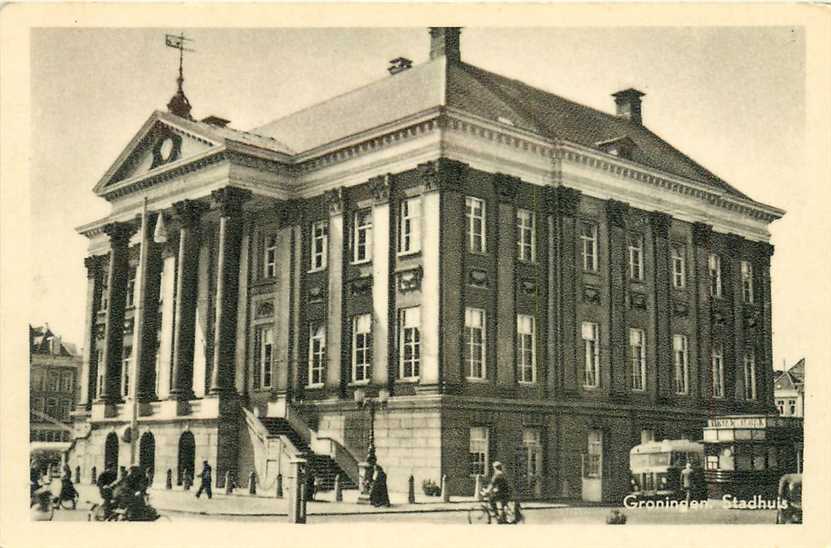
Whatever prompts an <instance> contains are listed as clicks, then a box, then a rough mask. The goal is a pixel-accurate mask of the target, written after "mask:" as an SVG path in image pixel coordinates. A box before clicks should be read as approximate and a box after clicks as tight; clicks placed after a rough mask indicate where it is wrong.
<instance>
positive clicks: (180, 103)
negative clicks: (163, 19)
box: [164, 33, 195, 118]
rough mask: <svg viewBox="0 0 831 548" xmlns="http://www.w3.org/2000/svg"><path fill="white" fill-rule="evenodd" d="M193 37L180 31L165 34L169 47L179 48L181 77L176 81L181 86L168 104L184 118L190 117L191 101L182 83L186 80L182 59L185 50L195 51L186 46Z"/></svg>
mask: <svg viewBox="0 0 831 548" xmlns="http://www.w3.org/2000/svg"><path fill="white" fill-rule="evenodd" d="M192 41H193V40H192V39H191V38H187V37H185V34H184V33H180V34H179V35H178V36H177V35H175V34H165V35H164V43H165V45H166V46H167V47H170V48H176V49H178V50H179V77H178V78H177V79H176V83H177V84H178V86H179V89H178V91H177V92H176V95H174V96H173V98H172V99H171V100H170V102H169V103H168V104H167V108H168V109H169V110H170V112H172V113H173V114H176V115H177V116H181V117H183V118H190V101H188V98H187V97H185V92H184V90H183V89H182V83H183V82H184V81H185V78H184V76H183V75H182V60H183V56H184V52H186V51H191V52H192V51H195V50H193V49H191V48H186V47H185V42H192Z"/></svg>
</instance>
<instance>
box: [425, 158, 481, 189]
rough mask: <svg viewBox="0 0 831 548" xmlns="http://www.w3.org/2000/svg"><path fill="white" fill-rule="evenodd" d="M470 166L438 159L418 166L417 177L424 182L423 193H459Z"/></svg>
mask: <svg viewBox="0 0 831 548" xmlns="http://www.w3.org/2000/svg"><path fill="white" fill-rule="evenodd" d="M469 167H470V166H468V165H467V164H465V163H463V162H458V161H456V160H449V159H447V158H439V159H438V160H433V161H431V162H424V163H423V164H418V167H417V168H416V169H417V170H418V174H419V177H420V178H421V180H422V181H423V182H424V191H425V192H431V191H434V190H441V191H445V190H455V191H458V192H461V191H462V190H463V189H464V182H465V180H466V179H467V171H468V169H469Z"/></svg>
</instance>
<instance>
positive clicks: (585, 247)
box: [577, 220, 599, 272]
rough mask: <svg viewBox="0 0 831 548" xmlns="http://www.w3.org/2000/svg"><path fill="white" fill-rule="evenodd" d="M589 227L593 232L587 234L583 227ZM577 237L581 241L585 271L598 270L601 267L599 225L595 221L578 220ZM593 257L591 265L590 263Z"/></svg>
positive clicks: (581, 254)
mask: <svg viewBox="0 0 831 548" xmlns="http://www.w3.org/2000/svg"><path fill="white" fill-rule="evenodd" d="M585 228H589V229H590V232H591V234H590V235H588V236H587V235H586V234H584V233H583V229H585ZM577 238H578V241H579V242H580V257H581V264H582V266H583V272H597V271H598V269H599V265H598V262H599V256H598V227H597V223H596V222H594V221H584V220H581V221H578V231H577ZM589 259H591V265H589V264H588V262H589Z"/></svg>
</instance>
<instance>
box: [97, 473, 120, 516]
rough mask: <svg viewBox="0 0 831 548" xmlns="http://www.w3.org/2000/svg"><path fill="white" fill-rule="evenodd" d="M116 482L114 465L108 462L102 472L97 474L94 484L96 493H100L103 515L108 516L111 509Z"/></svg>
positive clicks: (116, 476)
mask: <svg viewBox="0 0 831 548" xmlns="http://www.w3.org/2000/svg"><path fill="white" fill-rule="evenodd" d="M117 482H118V475H117V474H116V472H115V466H114V465H112V464H108V465H107V466H106V468H105V469H104V471H103V472H101V473H100V474H99V475H98V480H97V481H96V484H97V485H98V493H99V494H100V495H101V500H102V501H103V503H102V505H101V506H102V507H103V510H104V515H105V516H109V515H110V512H111V510H112V501H113V487H114V485H115V484H116V483H117Z"/></svg>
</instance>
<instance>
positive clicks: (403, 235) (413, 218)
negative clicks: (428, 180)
mask: <svg viewBox="0 0 831 548" xmlns="http://www.w3.org/2000/svg"><path fill="white" fill-rule="evenodd" d="M400 213H401V215H400V218H399V226H398V253H399V254H402V255H403V254H406V253H417V252H418V251H421V198H420V197H416V198H408V199H406V200H402V202H401V211H400Z"/></svg>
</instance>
